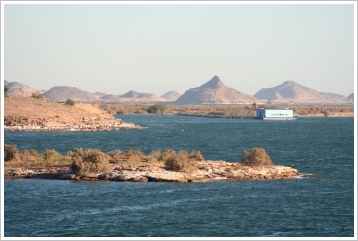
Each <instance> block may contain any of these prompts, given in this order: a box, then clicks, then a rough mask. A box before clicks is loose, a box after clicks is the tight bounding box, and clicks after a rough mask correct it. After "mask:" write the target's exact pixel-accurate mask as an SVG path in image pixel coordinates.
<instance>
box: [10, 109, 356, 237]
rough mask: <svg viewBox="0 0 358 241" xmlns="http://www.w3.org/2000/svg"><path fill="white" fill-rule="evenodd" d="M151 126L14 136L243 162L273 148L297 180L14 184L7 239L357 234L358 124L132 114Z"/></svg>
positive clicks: (22, 143) (49, 144)
mask: <svg viewBox="0 0 358 241" xmlns="http://www.w3.org/2000/svg"><path fill="white" fill-rule="evenodd" d="M119 117H120V118H122V119H123V120H125V121H127V122H133V123H135V124H140V125H142V126H146V127H148V128H146V129H138V130H119V131H111V132H5V135H4V139H5V143H6V144H16V145H17V147H18V148H19V149H37V150H38V151H43V150H44V149H47V148H55V149H56V150H58V151H60V152H62V153H66V152H67V151H69V150H71V149H72V148H75V147H83V148H85V149H88V148H97V149H100V150H102V151H110V150H115V149H121V150H128V149H141V150H143V151H144V152H145V153H149V152H150V151H151V150H165V149H169V148H170V149H175V150H178V151H179V150H187V151H192V150H200V151H201V152H202V154H203V156H204V157H205V158H206V159H211V160H225V161H231V162H237V161H239V160H240V158H241V155H242V152H243V151H244V150H250V149H251V148H252V147H264V148H265V149H266V151H267V152H268V154H269V155H270V156H271V159H272V160H273V162H274V164H278V165H285V166H292V167H294V168H297V169H298V170H299V171H300V172H302V173H307V174H310V175H308V176H307V177H305V178H303V179H293V180H248V181H222V182H206V183H132V182H125V183H123V182H76V181H63V180H42V179H37V180H34V179H30V180H5V183H4V187H5V190H4V203H5V204H4V230H5V233H4V235H5V237H42V236H55V237H61V236H68V237H93V236H95V237H98V236H101V237H152V236H153V237H353V236H354V215H355V213H354V181H355V180H354V168H355V165H354V162H355V159H354V120H353V118H299V119H297V120H296V121H259V120H243V119H226V118H201V117H186V116H158V115H123V116H119Z"/></svg>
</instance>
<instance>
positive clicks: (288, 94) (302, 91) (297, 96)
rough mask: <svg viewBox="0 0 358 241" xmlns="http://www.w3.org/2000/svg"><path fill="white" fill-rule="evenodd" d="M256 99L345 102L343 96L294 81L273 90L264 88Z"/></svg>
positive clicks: (257, 94) (286, 82)
mask: <svg viewBox="0 0 358 241" xmlns="http://www.w3.org/2000/svg"><path fill="white" fill-rule="evenodd" d="M254 97H256V98H258V99H265V100H276V101H287V102H288V101H291V100H294V101H300V102H306V101H313V102H317V103H318V102H327V101H344V100H345V97H344V96H343V95H339V94H334V93H325V92H318V91H316V90H314V89H311V88H308V87H306V86H303V85H300V84H298V83H296V82H294V81H285V82H284V83H282V84H281V85H278V86H276V87H272V88H262V89H261V90H260V91H258V92H257V93H256V94H255V95H254Z"/></svg>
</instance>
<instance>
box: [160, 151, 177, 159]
mask: <svg viewBox="0 0 358 241" xmlns="http://www.w3.org/2000/svg"><path fill="white" fill-rule="evenodd" d="M176 156H177V152H176V151H174V150H172V149H166V150H165V151H163V152H162V153H161V155H160V156H159V158H158V161H162V162H165V161H166V160H168V159H170V158H175V157H176Z"/></svg>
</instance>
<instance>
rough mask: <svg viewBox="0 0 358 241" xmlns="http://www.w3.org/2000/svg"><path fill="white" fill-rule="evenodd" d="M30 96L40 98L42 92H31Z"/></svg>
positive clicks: (41, 97)
mask: <svg viewBox="0 0 358 241" xmlns="http://www.w3.org/2000/svg"><path fill="white" fill-rule="evenodd" d="M31 97H32V98H35V99H38V100H42V99H43V98H44V96H43V94H41V93H40V92H36V93H32V95H31Z"/></svg>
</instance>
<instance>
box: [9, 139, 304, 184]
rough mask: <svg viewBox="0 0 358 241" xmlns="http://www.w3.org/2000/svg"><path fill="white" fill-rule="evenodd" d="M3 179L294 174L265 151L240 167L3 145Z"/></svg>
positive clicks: (194, 156)
mask: <svg viewBox="0 0 358 241" xmlns="http://www.w3.org/2000/svg"><path fill="white" fill-rule="evenodd" d="M4 160H5V162H4V174H5V175H4V176H5V178H7V179H11V178H12V179H14V178H46V179H62V180H77V181H81V180H85V181H100V180H108V181H129V182H207V181H218V180H245V179H292V178H299V177H302V176H303V174H301V173H299V172H298V170H297V169H295V168H292V167H287V166H279V165H274V164H273V163H272V160H271V158H270V157H269V155H268V154H267V153H266V151H265V149H264V148H258V147H255V148H253V149H252V150H251V152H248V151H244V153H243V154H242V157H241V160H240V161H239V162H236V163H233V162H227V161H223V160H216V161H213V160H205V158H204V157H203V155H202V154H201V152H200V151H192V152H187V151H179V152H177V151H175V150H171V149H168V150H164V151H152V152H151V153H150V154H148V155H145V154H144V153H143V152H142V151H141V150H127V151H121V150H113V151H110V152H107V153H104V152H102V151H100V150H96V149H88V150H84V149H82V148H74V149H72V150H70V151H68V153H67V154H66V155H62V154H60V153H59V152H57V151H56V150H54V149H46V150H45V151H44V152H43V153H39V152H37V151H36V150H22V151H19V150H18V149H17V147H16V146H15V145H5V146H4Z"/></svg>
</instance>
